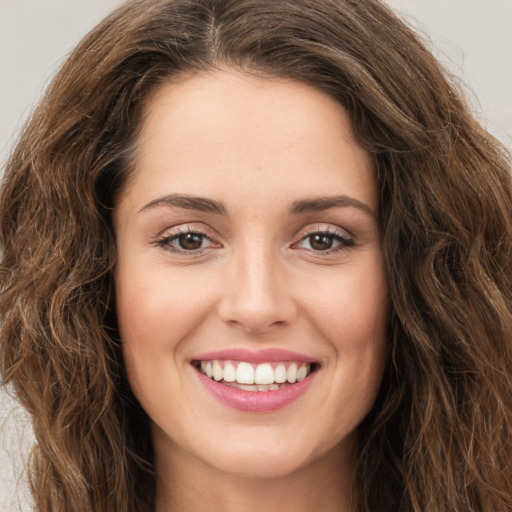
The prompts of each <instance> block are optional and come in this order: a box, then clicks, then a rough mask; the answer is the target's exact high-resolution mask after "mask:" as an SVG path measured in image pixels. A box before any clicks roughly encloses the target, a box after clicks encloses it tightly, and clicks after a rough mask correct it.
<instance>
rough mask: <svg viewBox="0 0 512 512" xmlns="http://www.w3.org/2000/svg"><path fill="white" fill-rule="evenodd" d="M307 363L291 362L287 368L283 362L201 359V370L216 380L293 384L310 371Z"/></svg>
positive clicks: (243, 382)
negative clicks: (255, 363) (254, 362)
mask: <svg viewBox="0 0 512 512" xmlns="http://www.w3.org/2000/svg"><path fill="white" fill-rule="evenodd" d="M310 369H311V367H310V365H309V364H307V363H291V364H290V365H289V366H288V368H286V366H285V365H284V364H278V365H277V366H276V367H275V368H272V365H271V364H270V363H262V364H258V365H254V366H253V365H252V364H251V363H246V362H244V361H242V362H239V363H235V362H224V364H221V363H220V362H219V361H217V360H213V361H201V371H202V372H203V373H205V374H206V375H207V376H208V377H210V378H213V379H215V380H216V381H219V380H224V381H225V382H238V383H239V384H273V383H276V384H283V383H285V382H289V383H290V384H294V383H295V382H300V381H301V380H302V379H304V378H305V377H306V376H307V375H308V373H309V372H310Z"/></svg>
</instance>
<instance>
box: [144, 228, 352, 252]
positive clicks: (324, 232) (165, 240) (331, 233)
mask: <svg viewBox="0 0 512 512" xmlns="http://www.w3.org/2000/svg"><path fill="white" fill-rule="evenodd" d="M184 235H192V236H194V235H195V236H198V237H201V242H203V241H205V240H209V241H210V242H212V240H211V238H210V237H209V236H208V235H207V234H206V233H204V232H202V231H199V230H196V229H190V228H186V229H179V230H178V231H176V232H175V233H172V234H166V235H164V236H162V237H160V238H158V239H156V240H155V241H154V245H156V246H157V247H160V248H162V249H164V250H166V251H169V252H172V253H175V254H180V255H184V256H187V255H200V254H202V253H203V252H204V251H205V250H206V249H209V248H210V247H206V248H199V249H190V250H187V249H184V248H179V249H178V248H175V247H173V246H172V245H171V244H172V242H174V241H177V240H178V239H179V238H180V237H182V236H184ZM314 236H324V237H325V236H327V237H330V238H331V239H332V243H334V242H338V243H339V246H337V247H335V248H328V249H326V250H318V251H316V250H314V249H302V250H305V251H307V252H312V253H314V254H315V255H327V254H334V253H337V252H341V251H345V250H347V249H349V248H350V247H353V246H355V241H354V239H353V238H350V237H348V236H347V235H345V234H344V233H342V232H341V231H338V230H336V229H329V228H327V229H316V230H315V231H313V232H310V233H307V234H306V235H304V236H303V237H301V238H300V240H299V241H298V242H295V243H294V244H292V248H297V249H299V250H300V249H301V248H300V247H298V246H299V244H301V243H302V242H304V241H306V240H308V239H309V240H310V242H309V243H310V245H311V239H312V237H314ZM212 243H213V244H214V245H215V242H212ZM218 247H221V246H220V244H219V245H218Z"/></svg>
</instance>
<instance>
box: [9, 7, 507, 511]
mask: <svg viewBox="0 0 512 512" xmlns="http://www.w3.org/2000/svg"><path fill="white" fill-rule="evenodd" d="M216 66H223V67H226V66H227V67H231V68H234V69H237V70H242V71H246V72H251V73H258V74H261V75H264V76H267V77H269V78H271V77H273V76H277V77H288V78H292V79H296V80H299V81H302V82H306V83H308V84H311V85H312V86H314V87H316V88H317V89H319V90H322V91H324V92H326V93H327V94H329V95H331V96H332V97H334V98H336V99H337V100H338V101H339V102H340V103H341V104H342V105H343V106H344V107H345V108H346V109H347V111H348V113H349V115H350V118H351V120H352V124H353V128H354V132H355V134H356V136H357V139H358V141H359V143H360V144H361V145H362V146H363V147H364V148H365V149H367V150H368V151H369V152H370V153H371V154H372V155H373V156H374V159H375V164H376V168H377V182H378V188H379V191H380V201H379V205H380V206H379V208H380V211H379V216H380V217H379V218H380V224H381V229H382V239H383V248H384V254H385V261H386V265H387V273H388V276H389V289H390V295H391V302H392V308H391V309H392V311H391V318H390V340H389V341H390V353H389V361H388V365H387V370H386V372H385V376H384V380H383V383H382V386H381V389H380V393H379V396H378V398H377V401H376V403H375V406H374V408H373V410H372V411H371V413H370V414H369V415H368V417H367V418H366V419H365V420H364V422H363V424H362V425H361V426H360V428H359V431H360V436H359V440H360V441H359V443H360V444H359V451H358V453H359V456H358V464H357V479H356V487H357V489H356V493H357V496H358V497H359V498H358V508H359V510H360V511H361V512H376V511H384V510H386V511H391V510H393V511H400V512H406V511H407V512H412V511H414V512H439V511H448V510H450V511H453V512H468V511H475V512H484V511H486V512H488V511H491V510H492V511H497V512H500V511H506V510H512V184H511V174H510V163H509V162H510V158H509V156H508V155H507V153H506V152H505V150H504V149H503V148H502V147H501V146H500V145H499V144H498V143H497V142H496V141H495V140H494V139H493V138H492V137H491V136H490V135H489V134H488V133H486V132H485V131H484V130H483V129H482V128H481V127H480V126H479V124H478V123H477V122H476V121H475V120H474V119H473V117H472V116H471V114H470V113H469V110H468V107H467V105H466V104H465V103H464V100H463V99H462V97H461V95H460V94H459V92H458V91H457V89H456V88H455V87H454V86H453V85H451V84H450V81H449V80H448V78H447V77H446V75H445V73H444V72H443V71H442V69H441V68H440V66H439V64H438V63H437V62H436V61H435V60H434V58H433V57H432V56H431V54H430V53H429V52H428V51H427V50H426V49H425V47H424V45H423V44H422V43H421V42H420V41H419V39H418V37H417V36H416V35H415V34H414V33H413V32H412V31H411V30H410V29H409V28H407V27H406V26H405V25H404V24H403V23H402V22H401V21H400V20H399V19H398V18H397V17H395V16H394V15H393V14H392V13H391V12H390V11H389V10H388V8H386V6H385V5H384V4H383V3H382V2H380V1H379V0H174V1H172V0H145V1H141V0H132V1H129V2H127V3H126V4H124V5H123V6H122V7H120V8H119V9H118V10H117V11H115V12H114V13H113V14H112V15H110V16H109V17H108V18H106V19H105V20H104V21H103V22H102V23H101V24H100V25H99V26H98V27H96V28H95V29H94V30H93V31H92V32H91V33H90V34H89V35H88V36H86V37H85V38H84V40H83V41H82V42H81V43H80V45H79V46H78V47H77V48H76V50H75V51H74V52H73V53H72V54H71V56H70V57H69V59H68V60H67V62H66V63H65V64H64V66H63V67H62V69H61V71H60V72H59V73H58V75H57V76H56V77H55V79H54V80H53V82H52V83H51V85H50V87H49V88H48V91H47V93H46V95H45V97H44V98H43V100H42V101H41V103H40V105H39V107H38V108H37V110H36V111H35V113H34V114H33V117H32V119H31V120H30V122H29V123H28V124H27V126H26V127H25V130H24V132H23V134H22V136H21V138H20V140H19V142H18V145H17V147H16V148H15V149H14V151H13V153H12V156H11V158H10V160H9V162H8V164H7V168H6V171H5V178H4V183H3V189H2V192H1V197H0V201H1V204H0V244H1V248H2V256H1V266H0V286H1V298H0V322H1V338H0V340H1V348H0V362H1V369H2V374H3V377H4V382H5V383H12V385H13V386H14V389H15V391H16V394H17V396H18V398H19V400H20V401H21V403H22V404H23V405H24V406H25V407H26V408H27V409H28V411H29V412H30V414H31V415H32V419H33V426H34V431H35V435H36V439H37V445H36V447H35V449H34V452H33V456H32V459H31V482H32V491H33V495H34V499H35V503H36V507H37V510H38V511H39V512H49V511H51V512H69V511H70V510H73V511H75V512H86V511H88V512H91V511H94V512H107V511H108V512H113V511H116V512H143V511H148V512H149V511H150V510H152V507H153V506H154V504H153V486H154V475H153V473H152V452H151V449H152V448H151V440H150V437H149V434H148V421H147V418H146V416H145V413H144V411H142V410H141V408H140V406H139V405H138V404H137V402H136V401H135V399H134V398H133V396H132V395H131V392H130V390H129V387H128V386H127V383H126V378H125V375H124V370H123V364H122V360H121V357H120V350H119V345H120V340H119V339H118V335H117V329H116V319H115V315H114V314H113V302H114V300H115V297H113V296H112V293H111V275H112V269H113V267H114V265H115V258H116V248H115V237H114V232H113V229H112V223H111V211H112V208H113V206H114V204H115V199H116V196H118V194H119V193H120V191H121V190H122V189H123V186H124V185H125V184H126V182H127V179H128V178H129V175H130V172H131V170H132V164H133V158H134V149H135V147H136V140H137V128H138V127H139V126H140V118H141V116H142V115H143V111H144V105H145V103H146V101H147V99H148V97H149V96H150V94H151V92H152V91H153V89H154V88H155V87H157V86H158V85H159V84H161V83H164V82H168V81H169V80H172V79H173V77H176V76H177V75H178V74H184V73H194V72H197V71H201V70H202V71H204V70H209V69H213V68H215V67H216Z"/></svg>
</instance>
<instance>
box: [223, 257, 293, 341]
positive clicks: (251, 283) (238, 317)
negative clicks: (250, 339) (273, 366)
mask: <svg viewBox="0 0 512 512" xmlns="http://www.w3.org/2000/svg"><path fill="white" fill-rule="evenodd" d="M290 284H291V283H290V280H289V279H288V278H287V272H286V270H285V269H283V266H282V264H281V263H280V261H279V258H278V257H277V256H276V255H273V254H272V251H271V250H267V251H266V252H265V251H263V250H258V251H255V250H251V248H247V249H246V250H245V251H241V252H240V253H239V254H238V255H236V256H234V258H233V260H231V261H230V263H229V265H228V268H227V277H226V279H225V281H224V287H223V288H224V293H223V296H222V298H221V300H220V303H219V308H218V311H219V316H220V318H221V320H222V321H223V322H225V323H227V324H228V325H230V326H234V327H239V328H243V329H245V330H246V331H247V332H249V333H251V334H263V333H266V332H268V331H270V330H272V329H274V328H276V327H278V326H284V325H287V324H289V323H291V322H292V321H293V320H294V318H295V317H296V316H297V307H296V304H295V301H294V298H293V293H292V289H291V287H290Z"/></svg>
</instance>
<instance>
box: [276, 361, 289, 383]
mask: <svg viewBox="0 0 512 512" xmlns="http://www.w3.org/2000/svg"><path fill="white" fill-rule="evenodd" d="M274 382H277V383H278V384H283V383H284V382H286V368H285V366H284V364H278V365H277V367H276V369H275V370H274Z"/></svg>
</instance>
